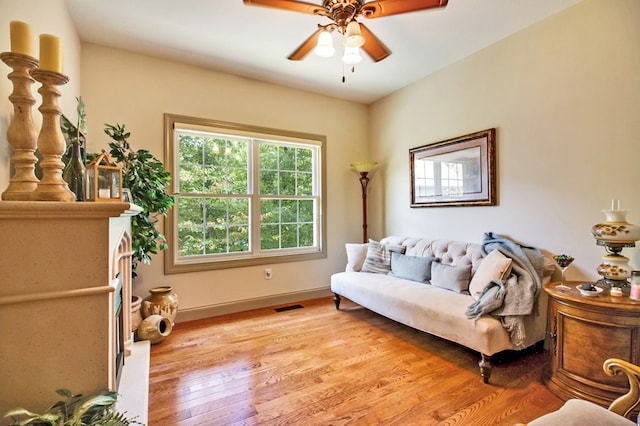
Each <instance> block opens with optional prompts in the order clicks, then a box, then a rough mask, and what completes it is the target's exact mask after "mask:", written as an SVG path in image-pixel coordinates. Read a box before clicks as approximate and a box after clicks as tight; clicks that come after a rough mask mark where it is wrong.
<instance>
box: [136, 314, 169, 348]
mask: <svg viewBox="0 0 640 426" xmlns="http://www.w3.org/2000/svg"><path fill="white" fill-rule="evenodd" d="M172 329H173V324H171V320H170V319H169V318H166V317H163V316H162V315H151V316H148V317H147V318H145V319H143V320H142V322H141V323H140V326H139V327H138V331H137V334H138V339H139V340H148V341H149V342H150V343H151V344H152V345H155V344H156V343H160V342H162V341H163V340H164V339H166V338H167V336H168V335H169V334H171V330H172Z"/></svg>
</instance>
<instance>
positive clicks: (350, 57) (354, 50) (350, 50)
mask: <svg viewBox="0 0 640 426" xmlns="http://www.w3.org/2000/svg"><path fill="white" fill-rule="evenodd" d="M360 61H362V56H361V55H360V48H358V47H345V48H344V54H343V55H342V63H343V64H346V65H355V64H357V63H359V62H360Z"/></svg>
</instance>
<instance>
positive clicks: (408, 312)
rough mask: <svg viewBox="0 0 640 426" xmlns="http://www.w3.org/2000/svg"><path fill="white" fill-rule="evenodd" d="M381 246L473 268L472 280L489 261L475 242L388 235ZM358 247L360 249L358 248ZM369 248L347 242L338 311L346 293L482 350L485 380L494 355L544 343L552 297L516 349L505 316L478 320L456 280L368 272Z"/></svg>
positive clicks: (529, 321)
mask: <svg viewBox="0 0 640 426" xmlns="http://www.w3.org/2000/svg"><path fill="white" fill-rule="evenodd" d="M380 245H382V246H385V247H391V248H393V247H402V248H403V251H404V254H405V255H406V256H408V257H407V258H406V259H408V260H412V261H413V260H420V259H415V258H431V259H434V260H435V262H434V263H433V264H432V266H433V265H434V264H435V263H437V264H438V265H437V266H438V267H440V268H442V267H451V269H452V270H453V269H456V268H458V269H461V270H464V269H465V268H466V270H469V269H470V274H471V275H470V278H472V277H473V274H475V273H476V272H477V271H478V269H479V268H480V266H481V264H482V262H483V260H484V259H485V258H484V255H483V252H482V248H481V245H480V244H475V243H467V242H460V241H448V240H428V239H421V238H402V237H387V238H384V239H383V240H381V241H380ZM358 246H360V251H358V250H357V249H358ZM367 247H368V245H367V244H361V245H355V244H351V245H350V244H347V258H348V259H347V260H348V264H347V268H346V271H345V272H339V273H336V274H333V275H332V276H331V291H332V292H333V293H334V295H335V296H334V301H335V304H336V308H337V309H339V308H340V301H341V297H346V298H348V299H350V300H351V301H353V302H355V303H357V304H359V305H361V306H363V307H365V308H368V309H370V310H372V311H374V312H376V313H378V314H380V315H384V316H385V317H388V318H390V319H392V320H395V321H398V322H400V323H402V324H405V325H408V326H410V327H413V328H416V329H418V330H421V331H424V332H426V333H429V334H432V335H435V336H438V337H441V338H443V339H447V340H450V341H453V342H456V343H459V344H461V345H464V346H466V347H468V348H470V349H473V350H475V351H477V352H479V353H480V355H481V359H480V362H479V365H480V374H481V376H482V378H483V381H484V382H485V383H487V382H488V381H489V377H490V376H491V370H492V366H491V357H492V355H495V354H496V353H498V352H501V351H504V350H507V349H521V348H523V347H527V346H531V345H533V344H536V343H538V344H539V345H541V344H542V343H543V341H544V338H545V332H546V318H547V315H546V310H547V301H546V300H539V301H538V309H537V312H533V313H531V314H530V315H527V316H525V318H524V321H523V322H524V327H525V330H526V335H525V336H526V337H525V340H524V344H523V345H520V346H518V347H516V346H515V345H514V344H513V343H512V342H511V340H510V335H509V333H508V332H507V331H506V330H505V328H504V327H503V325H502V323H501V321H500V320H499V319H497V318H495V317H493V316H490V315H483V316H482V317H480V318H478V319H477V320H474V319H469V318H467V315H466V310H467V308H468V307H469V306H470V305H471V304H473V303H474V301H475V299H474V297H472V295H471V294H469V292H468V291H465V290H464V288H460V287H459V286H458V285H457V284H455V283H451V286H449V285H448V284H449V283H447V282H442V277H440V278H439V280H440V282H437V283H436V282H434V279H435V278H436V276H435V275H434V276H433V277H431V276H429V277H428V278H430V280H427V279H424V280H417V279H415V277H411V276H409V278H410V279H407V278H405V277H403V276H402V275H403V274H399V275H400V276H398V274H394V273H393V270H392V268H391V266H392V265H390V271H389V273H384V271H377V272H362V271H363V270H365V269H366V268H365V267H363V265H362V263H363V262H366V261H368V259H367V255H366V254H365V255H363V252H364V251H366V249H367ZM394 256H395V255H394ZM363 258H364V259H365V260H363ZM394 259H400V257H394ZM365 265H366V263H365ZM442 265H446V266H442ZM551 272H552V270H551V271H548V272H547V275H550V274H551ZM426 275H430V274H429V273H426ZM449 276H451V275H447V274H444V275H443V277H444V278H445V279H446V278H447V277H449ZM425 278H427V277H425ZM547 279H548V278H547ZM539 297H540V298H541V299H542V298H543V297H546V296H545V293H544V292H540V294H539ZM540 349H541V346H540Z"/></svg>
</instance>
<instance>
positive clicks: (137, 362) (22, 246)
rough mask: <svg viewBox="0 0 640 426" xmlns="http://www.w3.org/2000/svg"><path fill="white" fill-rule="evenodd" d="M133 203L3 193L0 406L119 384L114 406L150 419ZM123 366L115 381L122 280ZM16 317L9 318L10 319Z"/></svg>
mask: <svg viewBox="0 0 640 426" xmlns="http://www.w3.org/2000/svg"><path fill="white" fill-rule="evenodd" d="M140 211H141V209H140V208H139V207H138V206H135V205H133V204H129V203H88V202H85V203H64V202H41V201H34V202H31V201H2V202H0V235H2V236H3V240H4V242H3V244H2V245H0V271H2V280H1V285H0V329H1V330H2V335H3V344H2V345H0V359H2V362H3V368H1V369H0V383H2V386H0V412H3V411H4V410H6V409H9V408H13V407H15V406H24V407H26V408H28V409H30V410H32V411H36V412H38V411H43V410H45V409H46V408H48V406H49V405H50V404H51V403H52V402H54V401H55V400H57V397H58V395H56V394H55V390H56V389H59V388H68V389H70V390H72V391H73V392H77V393H83V394H91V393H94V392H97V391H100V390H103V389H117V390H118V393H119V394H120V397H119V401H118V405H117V408H118V410H119V411H126V412H127V416H128V417H136V420H137V421H139V422H141V423H146V420H147V405H148V371H149V345H148V342H137V343H135V344H134V342H133V334H132V333H131V332H130V330H131V296H132V288H131V286H132V283H131V256H132V251H131V216H133V215H136V214H138V213H139V212H140ZM119 274H120V276H121V279H122V309H123V316H122V330H123V334H122V341H123V343H124V352H125V358H124V367H123V368H122V370H121V373H120V377H119V382H120V387H119V388H117V382H118V380H117V378H116V372H117V371H116V362H115V360H116V355H117V354H116V347H117V345H116V339H118V336H119V333H118V330H116V325H117V322H116V318H115V311H116V289H117V288H118V286H119V281H120V278H119V277H118V275H119ZM9 325H10V326H9Z"/></svg>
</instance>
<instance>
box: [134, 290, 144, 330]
mask: <svg viewBox="0 0 640 426" xmlns="http://www.w3.org/2000/svg"><path fill="white" fill-rule="evenodd" d="M141 307H142V297H140V296H131V332H132V333H135V332H136V330H137V329H138V327H139V326H140V323H141V322H142V314H141V313H140V308H141Z"/></svg>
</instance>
